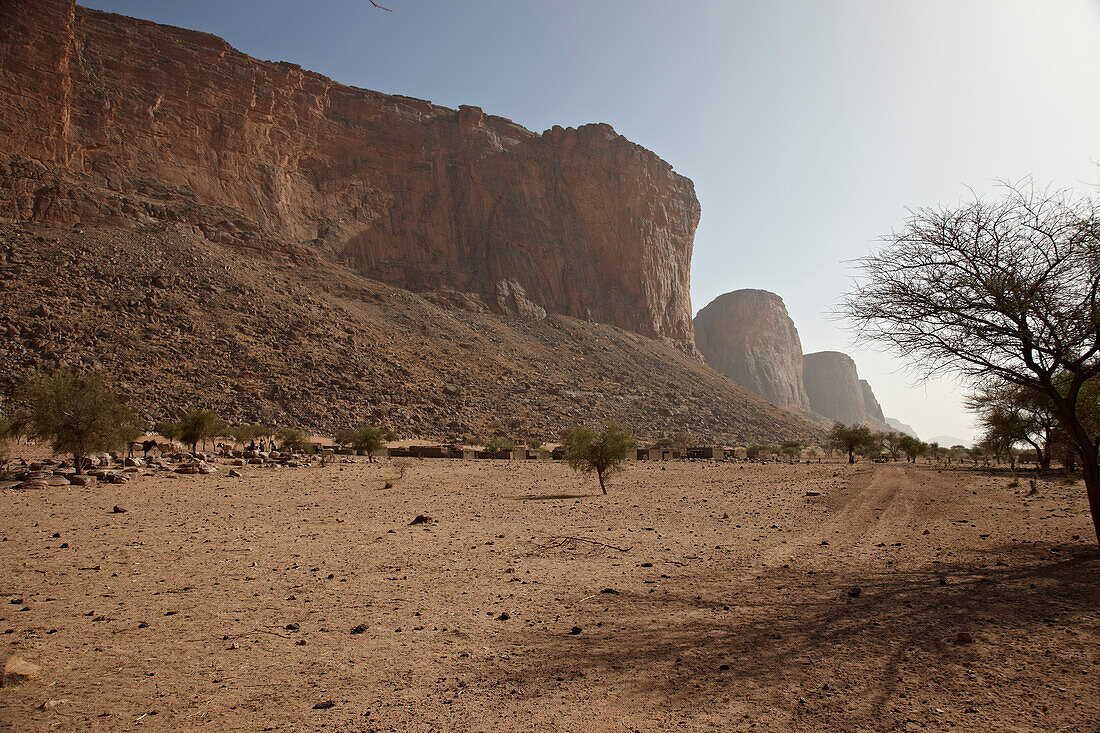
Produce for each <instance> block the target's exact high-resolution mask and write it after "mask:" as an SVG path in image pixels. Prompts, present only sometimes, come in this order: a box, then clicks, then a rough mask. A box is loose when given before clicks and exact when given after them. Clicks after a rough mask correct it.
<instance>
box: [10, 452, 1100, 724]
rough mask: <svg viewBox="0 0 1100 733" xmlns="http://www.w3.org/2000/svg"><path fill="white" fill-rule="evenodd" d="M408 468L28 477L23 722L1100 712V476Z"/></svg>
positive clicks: (20, 567)
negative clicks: (579, 473)
mask: <svg viewBox="0 0 1100 733" xmlns="http://www.w3.org/2000/svg"><path fill="white" fill-rule="evenodd" d="M220 473H224V470H223V471H222V472H220ZM393 475H395V469H394V466H393V465H382V466H378V465H373V466H369V465H366V464H356V465H350V466H331V467H328V468H323V469H322V468H316V467H314V468H308V469H298V470H282V471H272V470H269V469H255V470H252V471H250V472H248V473H246V474H245V477H244V478H242V479H229V478H226V477H225V476H224V475H215V476H209V477H183V478H178V479H167V478H151V477H147V478H143V479H140V480H138V481H135V482H132V483H131V484H128V485H125V486H101V487H97V488H95V489H93V490H65V489H50V490H48V491H43V492H36V493H15V492H11V491H6V492H3V494H0V516H2V517H3V522H4V526H5V527H6V528H7V529H6V530H5V531H4V532H3V534H4V536H5V540H6V541H5V542H3V543H2V544H0V553H2V557H3V565H2V575H0V592H2V593H5V594H7V598H9V599H15V598H22V599H23V602H22V603H16V604H9V603H5V604H3V606H2V607H0V619H2V620H0V630H4V631H7V630H8V629H10V630H11V632H10V634H9V635H7V636H6V637H5V640H6V641H7V642H8V645H10V647H11V648H12V649H14V650H16V651H18V652H19V653H20V654H22V655H23V656H24V657H26V658H28V659H30V660H32V661H35V662H37V663H39V664H41V665H42V666H43V668H44V671H43V673H42V674H41V676H40V677H39V678H37V679H35V680H33V681H31V682H29V683H27V684H25V685H22V686H20V687H15V688H10V689H4V690H3V691H0V726H2V725H3V724H7V725H8V726H9V727H10V729H12V730H43V731H45V730H53V729H60V730H103V731H107V730H112V731H113V730H130V729H140V730H166V731H168V730H190V729H197V728H206V729H209V730H241V731H245V730H249V731H251V730H280V731H282V730H301V731H307V730H321V729H326V730H340V731H358V730H425V731H428V730H487V731H488V730H535V731H554V730H585V731H603V730H615V731H618V730H623V731H629V730H666V729H682V730H780V731H785V730H791V731H794V730H799V731H803V730H821V731H833V730H839V731H846V730H853V731H854V730H989V731H1024V730H1036V731H1040V730H1041V731H1096V730H1100V728H1098V724H1097V722H1096V721H1098V720H1100V681H1098V680H1100V573H1098V571H1100V556H1098V553H1097V552H1096V551H1095V549H1094V543H1093V540H1092V537H1091V535H1090V524H1089V519H1088V514H1087V508H1086V506H1085V502H1084V492H1083V489H1082V488H1081V486H1080V484H1078V485H1077V486H1063V485H1060V484H1050V483H1043V484H1041V485H1040V487H1039V495H1038V496H1037V497H1026V496H1025V494H1026V491H1027V488H1028V486H1027V483H1026V479H1025V481H1024V485H1023V486H1022V487H1020V488H1013V487H1009V486H1008V482H1009V479H1008V478H1007V477H991V476H987V475H985V474H978V473H972V472H941V471H938V470H935V469H932V468H930V467H926V468H912V467H906V466H899V465H889V466H874V465H871V464H860V465H857V466H854V467H851V466H847V465H844V464H824V465H800V466H788V465H776V464H773V465H765V466H760V465H741V464H704V463H668V464H637V465H633V466H631V467H630V468H629V469H628V470H627V471H626V472H625V473H624V474H622V475H620V476H617V477H616V478H615V482H614V483H613V485H612V488H611V493H610V495H608V496H607V497H603V496H600V495H599V494H598V489H597V488H596V487H595V486H594V485H593V484H592V483H584V482H583V481H582V480H581V479H579V478H577V477H576V476H574V475H573V474H571V473H569V472H568V470H567V469H566V468H565V467H564V466H561V465H560V464H550V463H542V462H537V463H536V462H526V463H516V462H484V461H482V462H459V461H439V460H431V461H413V462H411V463H410V464H409V470H408V473H407V475H406V476H405V477H404V478H403V479H401V480H399V481H398V482H397V485H396V486H395V487H394V488H393V489H389V490H386V489H383V488H382V486H383V483H384V480H385V479H386V478H387V477H390V476H393ZM807 492H820V494H821V495H820V496H807ZM115 504H122V505H125V506H126V507H128V508H129V509H130V511H129V512H128V513H126V514H111V513H110V510H111V507H112V506H113V505H115ZM417 514H427V515H430V516H431V517H432V518H433V519H434V520H435V521H434V522H433V523H432V524H429V525H425V526H409V525H408V523H409V521H410V520H411V519H412V518H413V517H414V516H416V515H417ZM926 531H927V534H925V532H926ZM54 533H60V536H59V537H53V536H52V535H53V534H54ZM567 537H571V538H575V539H564V538H567ZM62 543H67V545H68V547H62V546H61V545H62ZM595 543H603V544H595ZM825 543H827V544H825ZM615 548H620V549H615ZM855 586H859V593H858V595H856V596H854V597H853V596H852V595H850V593H854V591H853V590H852V589H853V588H854V587H855ZM603 591H609V592H603ZM610 591H613V592H610ZM24 608H25V609H26V610H22V609H24ZM501 614H507V618H506V619H502V618H501ZM141 623H146V624H148V626H147V627H144V628H142V627H139V624H141ZM293 624H297V625H298V629H297V630H294V629H287V628H286V627H287V626H288V625H293ZM360 624H365V625H366V627H367V628H366V630H365V631H363V632H362V633H357V634H352V633H350V631H351V629H352V628H353V627H355V626H357V625H360ZM574 627H578V628H579V629H580V631H579V633H576V634H571V633H570V632H571V630H572V629H573V628H574ZM959 632H964V633H966V634H969V635H970V636H971V637H972V639H973V642H972V643H964V644H958V643H956V639H957V635H958V634H959ZM303 642H304V643H303ZM58 699H61V700H65V701H66V702H63V703H60V704H57V705H56V706H54V707H53V708H52V709H50V710H37V709H36V706H38V705H39V704H40V703H42V702H44V701H46V700H58ZM328 701H331V702H333V703H334V704H333V706H332V707H330V708H327V709H318V710H314V709H313V707H314V705H316V704H318V703H324V702H328Z"/></svg>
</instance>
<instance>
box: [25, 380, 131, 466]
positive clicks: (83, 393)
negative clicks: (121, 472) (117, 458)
mask: <svg viewBox="0 0 1100 733" xmlns="http://www.w3.org/2000/svg"><path fill="white" fill-rule="evenodd" d="M23 394H24V398H25V400H26V401H27V403H28V404H29V405H30V415H29V418H30V431H31V433H32V434H33V435H35V436H37V437H40V438H46V439H48V440H49V441H50V443H51V445H52V446H53V450H54V452H56V453H70V454H72V457H73V466H74V467H75V469H76V473H77V474H82V473H84V459H85V458H86V457H87V456H89V455H90V454H92V453H97V452H100V451H109V450H112V449H114V448H119V447H121V446H122V445H123V444H124V443H126V441H128V440H132V439H133V437H134V436H135V434H137V432H138V431H137V429H136V428H135V427H134V421H133V415H132V414H131V413H130V410H129V409H127V407H126V406H125V405H123V404H122V402H120V401H119V399H118V397H117V396H116V395H115V393H114V392H113V391H112V390H111V389H110V388H109V387H108V386H107V383H106V382H105V381H104V380H103V378H102V377H101V376H99V375H98V374H96V373H95V372H88V373H85V374H78V373H76V372H73V371H70V370H68V369H60V370H58V371H56V372H54V373H52V374H37V375H35V376H33V377H31V378H30V379H29V380H28V382H27V383H26V384H25V385H24V387H23Z"/></svg>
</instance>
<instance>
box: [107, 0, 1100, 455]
mask: <svg viewBox="0 0 1100 733" xmlns="http://www.w3.org/2000/svg"><path fill="white" fill-rule="evenodd" d="M381 2H382V4H383V5H386V6H387V7H390V8H392V9H393V12H392V13H387V12H382V11H379V10H376V9H374V8H373V7H371V5H370V3H369V2H367V0H313V1H312V2H308V3H307V2H301V1H300V0H233V1H232V2H226V1H225V0H93V1H91V2H86V3H85V4H87V5H89V6H91V7H95V8H100V9H103V10H110V11H113V12H120V13H124V14H126V15H134V16H137V17H142V18H148V19H150V20H155V21H157V22H162V23H169V24H172V25H179V26H185V27H188V28H196V29H199V30H205V31H209V32H211V33H215V34H217V35H219V36H222V37H223V38H225V39H226V40H228V41H229V42H230V43H231V44H232V45H234V46H236V47H237V48H239V49H241V50H242V51H244V52H246V53H249V54H251V55H253V56H257V57H259V58H263V59H270V60H286V61H293V62H295V63H298V64H301V65H302V66H303V67H305V68H307V69H311V70H313V71H317V72H320V73H322V74H325V75H326V76H330V77H332V78H333V79H335V80H337V81H340V82H343V83H346V84H352V85H355V86H360V87H366V88H369V89H377V90H380V91H383V92H392V93H400V94H405V95H408V96H413V97H420V98H423V99H429V100H431V101H433V102H435V103H437V104H443V105H446V106H450V107H456V106H458V105H459V104H472V105H476V106H480V107H482V108H484V109H485V111H486V112H489V113H492V114H498V115H501V116H504V117H508V118H510V119H512V120H515V121H516V122H518V123H520V124H522V125H524V126H526V127H528V128H530V129H533V130H536V131H542V130H545V129H547V128H549V127H550V126H552V125H554V124H561V125H574V126H576V125H581V124H584V123H587V122H608V123H610V124H611V125H612V126H614V127H615V129H616V130H618V131H619V132H620V133H622V134H624V135H626V136H627V137H628V138H630V139H632V140H634V141H636V142H638V143H640V144H642V145H645V146H646V147H648V148H650V149H651V150H653V151H655V152H656V153H657V154H658V155H660V156H661V157H662V158H664V159H665V160H667V161H669V162H670V163H671V164H672V165H673V166H674V167H675V168H676V170H677V171H679V172H680V173H682V174H684V175H686V176H688V177H689V178H691V179H692V180H693V181H694V182H695V190H696V193H697V194H698V196H699V200H700V202H701V203H702V208H703V218H702V222H701V224H700V226H699V233H698V236H697V237H696V241H695V256H694V258H693V267H692V303H693V307H694V308H695V310H698V309H700V308H702V307H703V306H705V305H706V304H707V303H709V302H710V301H711V299H713V298H714V297H715V296H717V295H720V294H721V293H724V292H727V291H730V290H736V289H738V288H764V289H767V290H772V291H775V292H776V293H779V294H780V295H781V296H782V297H783V299H784V300H785V301H786V303H787V309H788V310H789V311H790V314H791V317H792V318H793V319H794V321H795V323H796V325H797V326H798V330H799V333H800V334H801V336H802V346H803V350H804V351H805V352H807V353H809V352H812V351H820V350H825V349H834V350H841V351H848V353H850V354H852V356H853V357H854V358H855V360H856V363H857V364H858V365H859V370H860V375H861V376H862V377H864V378H865V379H867V380H869V381H870V382H871V384H872V386H873V387H874V390H875V393H876V394H877V395H878V397H879V401H880V402H881V403H882V405H883V409H884V410H885V412H886V414H887V415H888V416H891V417H896V418H898V419H900V420H902V421H904V422H907V423H909V424H911V425H912V426H913V427H915V428H916V430H917V432H918V433H919V434H920V435H921V437H923V438H926V439H927V438H931V437H933V436H935V435H940V434H945V433H946V434H950V435H956V436H959V437H963V438H969V437H970V434H971V431H972V427H971V420H970V416H969V415H968V414H967V413H966V412H965V411H963V410H962V409H961V408H960V407H959V401H960V397H961V395H960V393H959V392H958V391H956V390H955V388H954V386H953V385H952V384H950V383H930V384H927V385H917V386H914V385H913V384H912V382H911V380H910V379H909V378H908V377H907V376H905V374H904V373H902V372H900V371H899V369H900V367H901V366H902V362H901V361H900V360H898V359H897V358H896V357H894V356H893V355H884V354H879V353H874V352H870V351H868V350H866V349H863V348H860V347H859V346H858V345H855V344H853V343H852V341H851V337H850V335H849V334H848V333H847V332H846V331H845V330H844V329H843V325H842V324H840V323H836V322H832V321H830V320H828V319H827V318H826V317H825V313H826V312H827V311H829V309H830V308H831V307H832V306H833V305H834V304H835V303H836V301H837V299H838V298H839V296H840V294H841V293H842V292H843V291H844V290H845V289H846V288H847V287H848V284H849V278H850V276H851V275H852V274H854V273H853V270H852V267H851V265H850V264H847V263H848V261H850V260H852V259H853V258H856V257H859V256H861V255H863V254H865V253H866V252H867V251H868V250H869V249H870V248H871V247H873V246H874V245H875V243H876V240H877V239H878V237H880V236H881V235H883V234H885V233H887V232H888V231H889V230H890V229H891V227H894V226H897V225H899V224H900V223H901V222H902V221H903V218H904V216H905V208H906V207H917V206H924V205H931V204H939V203H945V204H950V203H953V202H957V201H959V200H960V199H962V198H965V197H967V196H969V190H968V187H969V188H971V189H973V190H974V191H977V192H979V193H989V192H993V191H994V190H995V188H996V181H997V180H999V179H1019V178H1021V177H1024V176H1029V175H1030V176H1033V177H1034V178H1035V180H1036V181H1037V182H1039V183H1042V184H1044V185H1046V184H1054V185H1055V186H1058V187H1067V186H1068V187H1074V188H1077V189H1079V190H1081V191H1082V192H1086V191H1087V192H1089V193H1092V194H1094V195H1095V194H1097V193H1100V188H1098V187H1097V184H1098V183H1100V166H1098V165H1097V164H1098V163H1100V0H1030V1H1026V2H1025V1H1024V0H969V1H968V0H910V1H909V2H899V1H891V0H846V1H845V0H828V1H827V2H826V0H819V1H818V2H797V1H796V0H785V1H783V2H766V1H765V0H757V1H754V2H738V1H735V0H712V1H706V2H704V1H702V0H697V1H694V2H692V1H688V0H660V1H653V0H432V1H429V0H388V1H387V0H381Z"/></svg>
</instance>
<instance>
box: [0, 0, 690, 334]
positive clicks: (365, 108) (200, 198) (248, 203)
mask: <svg viewBox="0 0 1100 733" xmlns="http://www.w3.org/2000/svg"><path fill="white" fill-rule="evenodd" d="M0 69H2V70H3V73H0V109H2V110H3V112H2V114H0V219H3V220H8V221H14V222H43V223H49V224H62V225H67V226H95V225H111V226H122V227H145V228H149V227H154V228H156V227H161V228H162V230H165V229H166V228H167V227H168V226H177V225H180V224H183V225H185V226H188V227H190V228H191V229H192V231H194V232H195V233H197V234H201V236H203V237H205V238H207V239H209V240H211V241H215V242H219V243H223V244H228V245H232V246H236V247H239V248H240V250H241V252H242V254H243V253H246V252H259V253H266V252H271V251H278V252H280V253H283V254H286V253H289V254H290V255H291V256H292V259H294V260H295V261H297V262H300V263H306V262H314V261H329V262H333V263H339V264H344V265H347V266H349V267H351V268H352V269H354V270H356V271H357V272H358V273H360V274H361V275H364V276H366V277H369V278H371V279H374V280H380V281H383V282H386V283H389V284H392V285H397V286H400V287H403V288H407V289H410V290H416V291H420V292H436V291H438V292H443V291H451V292H456V293H468V294H473V296H475V298H476V300H480V301H481V302H482V303H485V304H489V305H490V307H492V308H493V309H495V310H503V311H505V312H510V313H516V314H518V315H519V316H520V317H523V318H527V319H538V318H540V317H541V312H542V310H543V309H545V310H547V311H550V312H554V313H560V314H564V315H570V316H574V317H577V318H582V319H588V320H593V321H598V322H602V323H609V324H613V325H616V326H620V327H622V328H624V329H627V330H630V331H635V332H638V333H641V334H644V335H647V336H654V337H663V338H671V339H677V340H682V341H691V339H692V320H691V301H690V296H689V292H688V290H689V285H690V268H691V253H692V246H693V240H694V236H695V228H696V225H697V224H698V222H699V214H700V210H699V202H698V200H697V199H696V197H695V191H694V187H693V185H692V183H691V181H690V180H688V179H687V178H685V177H683V176H681V175H678V174H677V173H675V172H674V171H673V170H672V166H670V165H669V164H668V163H666V162H665V161H663V160H661V159H660V158H658V157H657V156H656V155H655V154H653V153H652V152H650V151H648V150H646V149H645V148H643V147H641V146H639V145H636V144H634V143H632V142H630V141H629V140H627V139H626V138H624V137H623V136H621V135H619V134H617V133H616V132H615V131H614V130H613V129H612V128H611V127H610V126H608V125H604V124H594V125H585V126H582V127H579V128H577V129H573V128H568V129H565V128H562V127H557V126H555V127H554V128H553V129H550V130H548V131H546V132H544V133H542V134H541V135H540V134H537V133H535V132H532V131H530V130H527V129H525V128H523V127H521V126H520V125H517V124H515V123H513V122H511V121H509V120H507V119H504V118H502V117H495V116H492V115H488V114H485V113H484V112H482V111H481V110H480V109H478V108H476V107H466V106H463V107H460V108H459V109H458V110H454V109H448V108H446V107H441V106H438V105H434V104H432V103H431V102H427V101H424V100H420V99H411V98H409V97H402V96H397V95H388V94H382V93H379V92H372V91H367V90H363V89H356V88H353V87H348V86H344V85H341V84H338V83H335V82H333V81H332V80H330V79H327V78H325V77H323V76H321V75H319V74H315V73H311V72H308V71H304V70H302V69H301V68H300V67H299V66H297V65H295V64H289V63H272V62H268V61H260V60H258V59H255V58H252V57H250V56H246V55H245V54H243V53H241V52H239V51H237V50H235V49H233V48H232V47H231V46H230V45H229V44H227V43H226V42H225V41H223V40H222V39H220V38H217V37H215V36H212V35H208V34H206V33H200V32H197V31H191V30H185V29H181V28H173V27H170V26H164V25H158V24H155V23H150V22H147V21H143V20H135V19H133V18H127V17H124V16H120V15H113V14H110V13H104V12H100V11H97V10H90V9H87V8H83V7H80V6H77V5H75V4H74V3H73V2H72V0H5V2H2V3H0ZM455 297H456V298H457V299H461V296H455ZM474 307H475V308H476V307H477V305H476V301H474Z"/></svg>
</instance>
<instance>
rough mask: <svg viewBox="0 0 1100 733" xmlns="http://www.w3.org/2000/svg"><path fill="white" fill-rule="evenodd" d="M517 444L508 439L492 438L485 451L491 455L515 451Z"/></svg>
mask: <svg viewBox="0 0 1100 733" xmlns="http://www.w3.org/2000/svg"><path fill="white" fill-rule="evenodd" d="M515 448H516V444H515V443H513V442H512V441H510V440H508V439H507V438H490V439H489V442H488V443H486V444H485V450H486V451H488V452H489V453H501V452H502V451H506V450H515Z"/></svg>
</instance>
